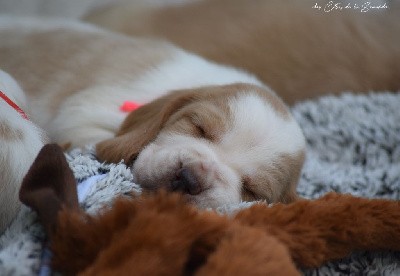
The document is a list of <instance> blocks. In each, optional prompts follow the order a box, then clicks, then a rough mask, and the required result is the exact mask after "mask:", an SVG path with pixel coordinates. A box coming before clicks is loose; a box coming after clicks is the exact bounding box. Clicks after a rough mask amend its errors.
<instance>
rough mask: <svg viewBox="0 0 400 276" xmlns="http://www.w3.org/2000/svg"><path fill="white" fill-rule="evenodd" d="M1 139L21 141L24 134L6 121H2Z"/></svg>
mask: <svg viewBox="0 0 400 276" xmlns="http://www.w3.org/2000/svg"><path fill="white" fill-rule="evenodd" d="M0 139H2V140H6V141H21V140H23V139H24V133H23V132H22V131H21V130H20V129H15V128H13V127H12V126H10V125H9V124H8V123H7V122H5V121H0Z"/></svg>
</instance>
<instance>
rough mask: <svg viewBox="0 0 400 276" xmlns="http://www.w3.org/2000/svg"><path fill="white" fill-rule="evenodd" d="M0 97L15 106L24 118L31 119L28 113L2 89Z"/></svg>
mask: <svg viewBox="0 0 400 276" xmlns="http://www.w3.org/2000/svg"><path fill="white" fill-rule="evenodd" d="M0 98H1V99H3V100H4V101H5V102H6V103H8V105H9V106H11V107H12V108H14V109H15V110H16V111H17V112H18V113H19V114H20V115H21V116H22V118H24V119H26V120H29V118H28V115H26V113H25V112H24V111H23V110H22V109H21V108H20V107H19V106H18V105H17V104H16V103H14V102H13V101H12V100H11V99H10V98H9V97H7V96H6V94H4V93H3V92H2V91H0Z"/></svg>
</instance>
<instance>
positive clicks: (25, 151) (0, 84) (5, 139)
mask: <svg viewBox="0 0 400 276" xmlns="http://www.w3.org/2000/svg"><path fill="white" fill-rule="evenodd" d="M24 110H26V98H25V95H24V93H23V92H22V90H21V88H20V87H19V85H18V84H17V82H16V81H15V80H14V79H13V78H12V77H11V76H10V75H9V74H7V73H6V72H4V71H2V70H0V204H1V206H0V234H1V233H3V231H4V230H5V229H6V227H7V226H8V225H9V223H10V222H11V221H12V219H13V218H14V216H15V215H16V213H17V211H18V210H19V208H20V205H21V204H20V202H19V200H18V191H19V187H20V185H21V183H22V179H23V177H24V176H25V174H26V173H27V172H28V169H29V167H30V166H31V165H32V163H33V161H34V160H35V158H36V155H37V154H38V152H39V150H40V149H41V148H42V146H43V144H44V143H45V142H46V136H45V135H44V133H43V132H42V131H41V130H40V129H39V128H38V127H36V126H35V125H34V124H33V123H32V122H31V121H30V120H29V118H28V116H27V114H26V113H25V111H24Z"/></svg>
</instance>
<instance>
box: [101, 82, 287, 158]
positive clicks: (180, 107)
mask: <svg viewBox="0 0 400 276" xmlns="http://www.w3.org/2000/svg"><path fill="white" fill-rule="evenodd" d="M242 93H249V94H251V93H256V94H257V95H261V96H262V98H264V99H266V100H267V101H268V103H270V104H271V106H272V107H273V108H275V110H276V111H277V112H278V113H280V114H281V115H282V116H283V117H287V116H289V111H288V110H287V108H286V107H285V105H284V104H283V103H282V102H281V101H280V100H279V98H278V97H276V96H274V95H273V94H268V93H270V91H269V90H262V89H261V88H260V87H257V86H255V85H250V84H241V83H238V84H231V85H221V86H207V87H201V88H196V89H188V90H178V91H173V92H171V93H169V94H167V95H165V96H163V97H161V98H158V99H156V100H154V101H153V102H151V103H148V104H146V105H144V106H142V107H140V108H139V109H137V110H135V111H133V112H131V113H130V114H129V115H128V116H127V117H126V119H125V121H124V122H123V124H122V126H121V128H120V130H119V131H118V133H117V135H116V137H115V138H112V139H109V140H106V141H103V142H100V143H98V144H97V146H96V152H97V155H98V157H99V158H100V159H101V160H103V161H107V162H119V161H121V160H122V159H124V160H125V162H126V163H127V164H130V163H131V162H133V160H134V159H135V158H136V157H137V155H138V154H139V152H140V151H141V150H142V149H143V148H144V147H145V146H146V145H147V144H149V143H150V142H151V141H153V140H154V139H155V138H156V136H157V135H158V133H159V132H160V131H161V130H162V129H163V128H164V127H165V129H166V130H168V128H170V127H171V126H172V125H173V123H175V122H176V121H177V120H180V119H182V118H186V120H187V118H188V117H190V116H193V114H195V113H196V112H197V113H199V112H202V113H203V116H202V117H204V118H206V120H205V122H203V123H204V124H206V123H208V124H209V126H208V128H209V129H212V130H213V131H214V133H211V131H210V134H209V135H211V136H215V139H217V138H218V136H220V134H219V132H222V131H224V130H225V129H226V128H227V127H229V126H230V125H229V124H230V122H229V120H225V121H224V118H227V117H228V115H229V110H228V105H227V102H228V99H229V97H235V96H236V95H239V94H242ZM211 107H213V108H211ZM215 108H218V110H216V109H215ZM203 109H205V110H209V111H211V110H212V109H214V110H213V111H212V114H213V115H215V116H214V117H213V116H210V115H206V116H204V112H206V111H205V110H203ZM217 113H219V114H217ZM191 120H193V118H192V119H191ZM189 127H190V128H191V129H188V128H189ZM189 127H188V122H181V123H180V124H178V125H177V126H173V127H172V128H175V130H176V131H186V132H187V133H188V134H192V135H193V134H194V135H198V133H196V131H198V130H195V129H193V126H189ZM204 127H207V126H204ZM218 127H220V129H218ZM211 138H212V137H211Z"/></svg>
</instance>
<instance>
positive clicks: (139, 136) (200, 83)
mask: <svg viewBox="0 0 400 276" xmlns="http://www.w3.org/2000/svg"><path fill="white" fill-rule="evenodd" d="M0 26H1V29H0V36H1V37H2V39H1V41H0V60H1V62H2V66H3V67H4V68H5V69H6V70H8V71H9V72H11V73H12V74H13V76H15V78H16V79H17V80H18V81H19V82H20V83H21V84H22V86H23V88H24V90H25V91H26V93H27V97H28V99H29V103H30V104H31V106H30V107H31V114H32V120H33V121H35V122H36V123H37V124H38V125H39V126H41V127H42V128H43V129H44V130H45V131H46V132H47V134H48V135H49V137H50V139H51V140H52V142H56V143H58V144H61V145H69V146H71V147H77V146H84V145H86V144H96V152H97V155H98V157H99V159H101V160H103V161H106V162H120V161H121V160H124V161H125V163H126V164H128V165H129V166H131V167H132V171H133V174H134V176H135V177H136V182H137V183H139V184H141V185H142V186H143V187H144V188H145V189H149V190H154V189H158V188H165V189H167V190H172V191H181V192H183V193H185V194H186V195H187V197H188V199H189V200H190V201H191V202H192V203H194V204H196V205H197V206H199V207H217V206H219V205H221V204H229V203H238V202H240V201H241V200H254V199H265V200H267V201H268V202H276V201H282V202H290V201H292V200H294V199H295V198H296V193H295V188H296V183H297V181H298V178H299V174H300V170H301V167H302V164H303V160H304V150H305V141H304V137H303V135H302V132H301V130H300V128H299V126H298V124H297V123H296V122H295V121H294V119H293V117H292V115H291V114H290V112H289V110H288V108H287V107H286V105H285V104H284V103H283V102H282V101H281V100H280V98H279V97H278V96H277V95H276V94H275V93H274V92H273V91H272V90H271V89H269V88H268V87H267V86H266V85H264V84H263V83H261V82H260V81H259V80H257V79H256V78H255V77H254V76H252V75H250V74H248V73H246V72H243V71H240V70H237V69H234V68H231V67H226V66H221V65H218V64H215V63H212V62H209V61H206V60H204V59H202V58H200V57H198V56H196V55H194V54H190V53H187V52H185V51H183V50H181V49H179V48H177V47H175V46H172V45H171V44H169V43H166V42H162V41H157V40H149V39H137V38H129V37H125V36H123V35H119V34H114V33H111V32H107V31H104V30H100V29H98V28H96V27H93V26H91V25H87V24H83V23H77V22H76V23H71V22H69V23H68V22H63V21H37V20H33V19H25V20H22V19H19V20H11V19H10V18H5V19H1V20H0ZM125 101H135V102H137V103H140V104H144V105H143V106H142V107H140V108H138V109H137V110H134V111H132V112H130V113H126V112H123V111H121V110H120V108H121V105H123V104H124V102H125Z"/></svg>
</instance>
